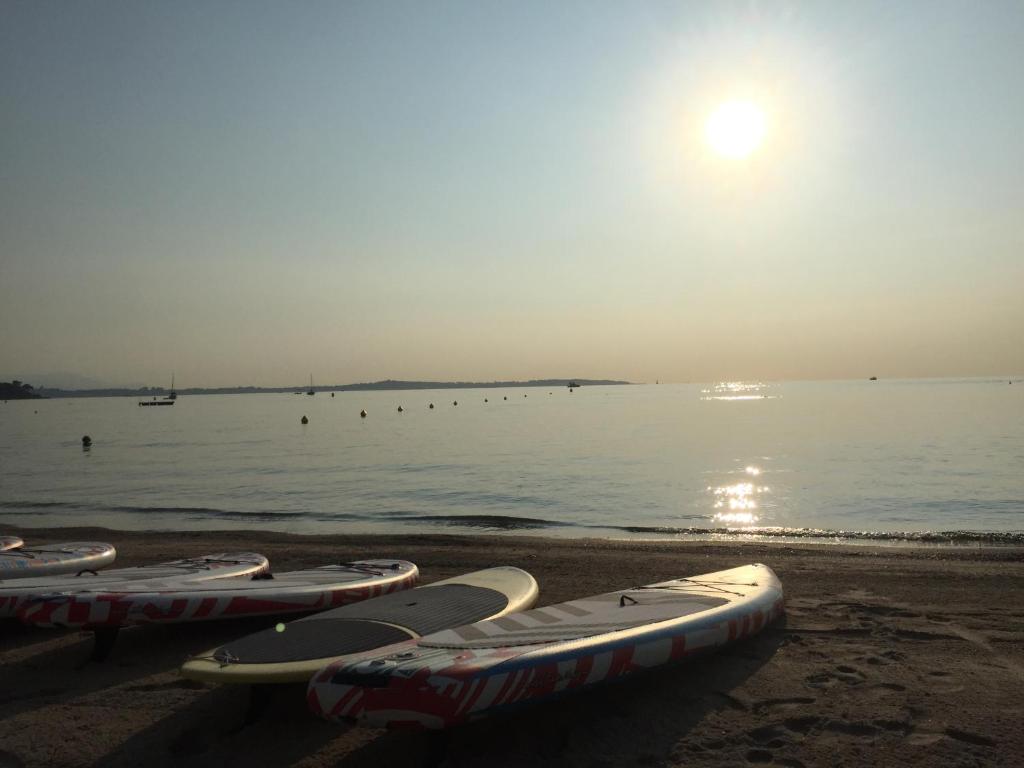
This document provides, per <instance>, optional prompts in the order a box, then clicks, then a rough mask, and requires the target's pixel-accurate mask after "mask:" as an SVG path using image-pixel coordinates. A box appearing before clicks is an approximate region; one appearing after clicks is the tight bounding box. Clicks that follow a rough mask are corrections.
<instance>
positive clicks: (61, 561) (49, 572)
mask: <svg viewBox="0 0 1024 768" xmlns="http://www.w3.org/2000/svg"><path fill="white" fill-rule="evenodd" d="M116 557H117V550H116V549H114V547H113V546H111V545H110V544H103V543H99V542H94V541H73V542H69V543H67V544H45V545H43V546H38V547H31V548H28V547H22V548H21V549H9V550H7V551H6V552H0V583H3V582H6V581H7V580H8V579H28V578H33V577H38V576H56V575H59V574H62V573H78V572H79V571H83V570H93V571H96V570H99V569H100V568H105V567H106V566H108V565H110V564H111V563H112V562H114V558H116Z"/></svg>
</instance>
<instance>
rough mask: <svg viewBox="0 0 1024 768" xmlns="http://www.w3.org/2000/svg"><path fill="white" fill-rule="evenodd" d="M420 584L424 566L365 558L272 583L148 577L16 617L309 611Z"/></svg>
mask: <svg viewBox="0 0 1024 768" xmlns="http://www.w3.org/2000/svg"><path fill="white" fill-rule="evenodd" d="M418 579H419V569H418V568H417V567H416V566H415V565H414V564H412V563H410V562H407V561H405V560H360V561H356V562H350V563H342V564H338V565H327V566H323V567H322V568H314V569H310V570H306V571H292V572H290V573H280V574H274V575H273V576H272V577H269V578H261V577H256V578H251V577H242V578H233V579H217V580H214V581H204V582H198V583H197V582H194V581H188V580H182V579H180V578H177V579H174V578H169V579H156V580H153V579H148V580H145V581H138V582H133V583H127V584H116V585H113V586H112V587H110V588H109V589H108V588H104V587H102V586H99V587H97V588H96V589H93V590H79V591H75V592H70V593H54V594H51V595H44V596H40V597H37V598H35V599H34V600H31V601H28V602H26V603H25V604H23V605H22V606H21V607H20V608H19V609H18V612H17V615H18V618H19V619H21V620H22V621H23V622H25V623H26V624H34V625H36V626H42V627H86V628H89V629H99V628H105V627H106V628H115V627H125V626H130V625H134V624H177V623H183V622H192V621H210V620H213V619H232V618H243V617H247V616H265V615H278V614H287V613H309V612H313V611H323V610H327V609H328V608H335V607H338V606H341V605H346V604H348V603H355V602H359V601H360V600H366V599H368V598H371V597H377V596H378V595H383V594H386V593H388V592H395V591H398V590H402V589H407V588H409V587H413V586H415V584H416V582H417V580H418Z"/></svg>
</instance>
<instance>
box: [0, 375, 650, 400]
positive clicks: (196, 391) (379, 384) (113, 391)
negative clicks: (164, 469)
mask: <svg viewBox="0 0 1024 768" xmlns="http://www.w3.org/2000/svg"><path fill="white" fill-rule="evenodd" d="M570 383H572V384H573V385H575V386H591V387H592V386H598V385H612V384H629V383H630V382H628V381H615V380H613V379H579V378H570V379H530V380H529V381H396V380H394V379H385V380H384V381H371V382H364V383H360V384H333V385H325V386H316V387H313V390H314V391H316V392H364V391H372V390H403V389H497V388H499V387H506V388H509V387H567V386H569V384H570ZM13 384H18V385H19V388H21V387H28V390H30V391H32V393H33V394H30V395H27V396H28V397H159V396H162V395H166V394H167V393H168V392H170V390H169V389H167V388H165V387H139V388H132V387H127V388H109V389H56V388H49V387H47V388H43V387H40V388H39V389H38V390H36V389H33V388H32V387H31V386H30V385H27V384H22V383H21V382H13ZM0 386H11V385H9V384H8V385H0ZM308 389H309V387H308V386H307V385H306V384H298V385H296V386H294V387H193V388H191V389H178V390H177V392H178V395H179V396H182V397H184V396H186V395H242V394H257V393H266V394H274V393H287V392H306V391H307V390H308ZM4 391H6V390H4ZM19 391H21V390H20V389H19ZM3 397H5V398H7V397H8V396H7V395H4V396H3ZM14 397H15V396H14V395H11V396H10V398H9V399H14ZM17 397H19V398H24V397H26V395H24V394H20V395H17Z"/></svg>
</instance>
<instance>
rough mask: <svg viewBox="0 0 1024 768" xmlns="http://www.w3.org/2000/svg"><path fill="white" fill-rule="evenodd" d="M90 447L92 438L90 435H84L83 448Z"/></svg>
mask: <svg viewBox="0 0 1024 768" xmlns="http://www.w3.org/2000/svg"><path fill="white" fill-rule="evenodd" d="M90 445H92V438H91V437H89V436H88V435H83V436H82V447H83V448H88V447H89V446H90Z"/></svg>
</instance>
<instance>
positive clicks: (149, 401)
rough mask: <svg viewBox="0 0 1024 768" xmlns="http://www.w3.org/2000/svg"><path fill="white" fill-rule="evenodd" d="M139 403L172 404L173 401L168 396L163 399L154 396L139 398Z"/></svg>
mask: <svg viewBox="0 0 1024 768" xmlns="http://www.w3.org/2000/svg"><path fill="white" fill-rule="evenodd" d="M139 405H174V401H173V400H171V399H170V398H168V397H165V398H164V399H163V400H157V399H156V398H155V397H154V398H153V399H152V400H139Z"/></svg>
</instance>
